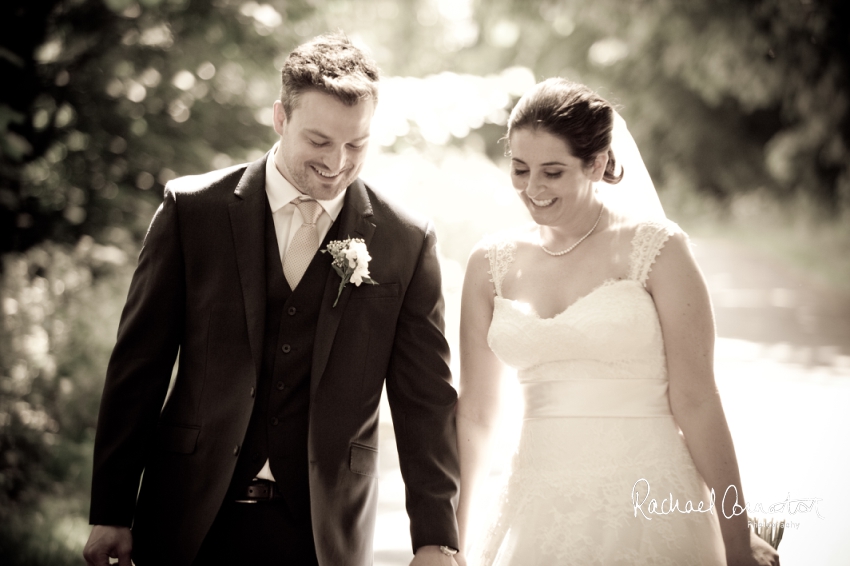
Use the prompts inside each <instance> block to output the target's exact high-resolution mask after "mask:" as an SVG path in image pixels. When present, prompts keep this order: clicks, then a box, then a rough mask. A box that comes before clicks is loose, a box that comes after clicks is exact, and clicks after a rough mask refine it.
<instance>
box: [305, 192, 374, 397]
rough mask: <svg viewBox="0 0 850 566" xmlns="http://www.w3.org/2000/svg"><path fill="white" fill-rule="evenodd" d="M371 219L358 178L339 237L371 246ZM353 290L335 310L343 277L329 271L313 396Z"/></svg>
mask: <svg viewBox="0 0 850 566" xmlns="http://www.w3.org/2000/svg"><path fill="white" fill-rule="evenodd" d="M371 217H372V203H371V202H370V201H369V195H368V194H367V193H366V187H365V185H364V184H363V181H361V180H360V179H357V180H356V181H354V183H352V184H351V185H350V186H349V187H348V189H347V191H346V194H345V205H344V206H343V207H342V211H341V212H340V218H339V222H340V225H339V232H338V234H339V235H338V238H339V239H340V240H344V239H346V238H362V239H363V241H364V242H365V243H366V246H367V247H368V246H369V243H370V242H371V240H372V235H373V234H374V232H375V225H374V224H372V222H371V221H370V219H371ZM352 287H353V285H351V284H349V285H346V286H345V287H344V288H343V290H342V294H341V295H340V296H339V302H337V305H336V306H335V307H334V306H333V304H334V301H335V300H336V294H337V290H338V289H339V275H337V274H336V272H335V271H334V270H333V269H331V270H330V271H329V273H328V278H327V280H326V281H325V292H324V296H323V297H322V306H321V308H320V310H319V320H318V322H317V324H316V341H315V343H314V345H313V367H312V371H311V375H310V396H311V397H313V395H315V393H316V389H317V388H318V387H319V381H320V380H321V378H322V374H323V373H324V372H325V367H327V364H328V358H329V357H330V354H331V347H332V346H333V342H334V337H335V336H336V331H337V328H338V327H339V322H340V320H341V319H342V315H343V313H344V312H345V306H346V305H347V304H348V297H349V295H351V288H352Z"/></svg>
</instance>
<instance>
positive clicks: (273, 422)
mask: <svg viewBox="0 0 850 566" xmlns="http://www.w3.org/2000/svg"><path fill="white" fill-rule="evenodd" d="M279 422H280V421H279V420H277V417H272V426H277V424H278V423H279Z"/></svg>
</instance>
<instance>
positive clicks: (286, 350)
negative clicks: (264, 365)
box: [281, 344, 292, 354]
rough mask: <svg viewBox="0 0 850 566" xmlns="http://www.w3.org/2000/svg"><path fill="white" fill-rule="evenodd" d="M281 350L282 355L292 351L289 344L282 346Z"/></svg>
mask: <svg viewBox="0 0 850 566" xmlns="http://www.w3.org/2000/svg"><path fill="white" fill-rule="evenodd" d="M281 350H283V353H284V354H288V353H289V351H290V350H292V347H291V346H290V345H289V344H284V345H283V347H282V348H281Z"/></svg>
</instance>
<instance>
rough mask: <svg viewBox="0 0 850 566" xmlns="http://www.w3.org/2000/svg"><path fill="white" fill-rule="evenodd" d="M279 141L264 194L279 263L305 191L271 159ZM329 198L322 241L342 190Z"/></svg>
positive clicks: (264, 474) (320, 227)
mask: <svg viewBox="0 0 850 566" xmlns="http://www.w3.org/2000/svg"><path fill="white" fill-rule="evenodd" d="M277 148H278V144H275V146H274V147H273V148H272V150H271V151H270V152H269V157H268V159H266V196H268V199H269V206H270V207H271V210H272V218H273V219H274V231H275V234H276V235H277V248H278V251H279V252H280V264H281V265H283V259H284V257H285V256H286V250H287V248H289V242H291V241H292V237H293V236H294V235H295V232H297V231H298V228H300V227H301V225H302V224H303V223H304V218H303V217H302V216H301V212H300V211H299V210H298V207H297V206H295V205H294V204H292V201H293V200H295V199H297V198H298V197H299V196H302V195H303V194H304V193H302V192H301V191H299V190H298V189H296V188H295V186H293V184H292V183H290V182H289V181H287V180H286V178H285V177H284V176H283V175H282V174H281V173H280V171H279V170H278V168H277V166H276V165H275V162H274V156H275V154H276V153H277ZM346 190H347V189H343V191H342V192H341V193H339V194H338V195H337V196H335V197H334V198H332V199H331V200H318V199H316V202H318V203H319V205H320V206H321V207H322V213H321V214H320V215H319V219H318V220H316V231H317V232H318V234H319V241H320V242H321V241H323V240H324V239H325V236H327V234H328V230H330V229H331V225H332V224H333V223H334V221H336V218H337V216H339V213H340V211H341V210H342V205H343V200H344V199H345V191H346ZM257 477H258V478H262V479H267V480H272V481H274V475H272V470H271V467H270V466H269V461H268V460H266V463H265V464H264V465H263V469H262V470H260V472H259V473H258V474H257Z"/></svg>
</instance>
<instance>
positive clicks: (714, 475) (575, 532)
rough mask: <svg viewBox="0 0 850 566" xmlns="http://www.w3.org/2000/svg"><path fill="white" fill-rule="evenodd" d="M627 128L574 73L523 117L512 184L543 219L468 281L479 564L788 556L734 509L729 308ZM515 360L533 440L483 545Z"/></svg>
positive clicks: (472, 266) (513, 138) (524, 102)
mask: <svg viewBox="0 0 850 566" xmlns="http://www.w3.org/2000/svg"><path fill="white" fill-rule="evenodd" d="M615 122H618V125H617V127H616V128H615ZM621 122H622V120H621V119H620V118H619V116H618V115H617V114H616V113H615V112H614V111H613V109H612V108H611V106H610V104H609V103H608V102H607V101H605V100H603V99H602V98H600V97H599V96H597V95H596V94H595V93H594V92H593V91H591V90H590V89H588V88H587V87H585V86H583V85H580V84H576V83H571V82H568V81H566V80H563V79H549V80H547V81H545V82H543V83H540V84H538V85H537V86H536V87H535V88H533V89H532V90H531V91H530V92H528V93H527V94H525V96H523V97H522V99H521V100H520V101H519V103H518V104H517V106H516V107H515V108H514V110H513V112H512V113H511V116H510V120H509V123H508V134H507V142H508V147H509V150H510V157H511V163H512V165H511V167H512V170H511V178H512V180H513V185H514V188H515V189H516V191H517V195H518V196H519V198H520V200H521V201H522V202H523V204H524V205H525V206H526V207H527V208H528V210H529V212H530V213H531V216H532V218H533V220H534V224H533V225H531V226H530V227H528V228H525V229H520V230H514V231H508V232H505V233H502V234H499V235H497V236H495V237H491V238H488V239H485V241H483V242H482V243H481V244H479V245H478V246H477V247H476V249H475V250H474V251H473V253H472V255H471V257H470V259H469V264H468V267H467V272H466V277H465V280H464V287H463V302H462V307H461V338H460V340H461V348H460V349H461V384H460V399H459V402H458V409H457V423H458V445H459V450H460V460H461V498H460V504H459V508H458V522H459V524H460V537H461V539H460V546H461V551H462V552H463V553H464V554H465V555H466V558H465V559H464V558H463V557H461V558H460V560H459V562H460V563H461V564H463V563H464V562H465V560H469V563H470V565H471V566H472V565H474V566H478V565H485V566H490V565H506V564H511V565H534V564H539V565H562V564H580V565H589V564H600V565H605V566H610V565H630V566H631V565H634V564H653V565H655V564H671V565H690V564H712V565H715V564H730V565H733V564H734V565H739V564H741V565H743V564H747V565H750V564H772V565H778V564H779V557H778V555H777V554H776V552H775V551H774V550H773V549H772V548H771V547H770V546H769V545H768V544H767V543H765V542H763V541H762V540H761V539H759V538H758V537H756V536H755V535H751V534H750V533H749V530H748V528H747V515H746V513H745V512H741V510H738V511H739V512H740V514H737V515H734V516H733V514H732V508H731V504H730V503H729V501H727V502H726V505H725V508H721V507H722V505H721V503H722V499H723V495H724V493H725V492H726V490H727V488H728V487H729V486H734V489H737V492H738V494H739V498H738V503H739V504H740V505H743V504H744V502H743V497H742V496H741V495H740V494H742V493H743V492H742V490H741V485H740V477H739V474H738V465H737V461H736V459H735V450H734V447H733V445H732V438H731V436H730V434H729V428H728V426H727V424H726V419H725V416H724V413H723V407H722V406H721V403H720V398H719V397H718V393H717V389H716V387H715V382H714V375H713V368H712V360H713V353H714V352H713V348H714V320H713V315H712V310H711V304H710V302H709V298H708V293H707V290H706V286H705V282H704V280H703V278H702V275H701V273H700V271H699V268H698V267H697V265H696V263H695V262H694V258H693V256H692V255H691V251H690V247H689V243H688V238H687V236H686V235H685V234H684V233H683V232H682V231H681V230H680V229H679V227H678V226H677V225H676V224H674V223H672V222H670V221H668V220H667V219H666V218H664V215H663V211H662V210H661V207H660V204H659V203H658V199H657V196H656V194H655V189H654V188H653V187H652V181H651V180H650V179H649V176H648V174H647V173H646V169H645V167H644V165H643V161H642V160H641V159H640V154H639V153H638V151H637V148H636V147H635V146H634V142H633V141H632V140H631V136H630V135H629V134H628V131H627V130H626V129H625V125H624V124H622V123H621ZM615 130H616V132H615ZM612 132H614V133H613V135H612ZM612 138H613V141H614V144H613V151H612ZM615 158H617V159H620V163H621V164H622V167H619V166H618V165H617V163H616V162H615ZM618 171H619V173H618ZM621 179H622V180H623V183H622V184H621V186H622V189H621V190H619V193H618V194H617V195H607V196H603V195H602V194H601V193H602V192H603V191H607V192H613V189H612V185H614V184H617V183H618V182H619V181H620V180H621ZM603 181H604V183H601V182H603ZM618 189H619V187H618ZM504 366H511V367H513V368H515V369H516V370H517V376H518V378H519V381H520V384H521V387H522V391H523V396H524V402H525V413H524V420H523V425H522V431H521V434H520V444H519V448H518V450H517V453H516V454H515V455H514V460H513V465H512V472H511V476H510V479H509V481H508V485H507V487H506V490H505V492H504V494H503V495H502V498H501V501H500V503H499V508H498V513H497V514H496V516H495V517H494V519H493V522H492V524H491V525H489V527H488V528H487V529H486V532H485V533H484V535H483V540H481V541H480V542H479V543H478V544H475V545H473V547H474V548H473V551H472V552H470V551H469V548H468V546H469V543H470V540H469V534H468V533H469V524H468V523H469V517H470V505H471V504H472V502H473V499H474V494H475V487H476V486H477V485H479V484H480V483H481V480H482V478H483V476H484V475H485V474H486V472H487V467H488V448H489V441H490V438H491V436H492V434H491V433H492V431H493V429H494V425H495V422H496V419H497V407H498V405H499V396H498V393H499V389H500V385H499V380H500V374H501V373H502V371H503V368H504ZM710 490H713V492H714V493H715V494H716V500H713V499H712V496H711V495H710ZM727 515H728V516H730V518H726V516H727Z"/></svg>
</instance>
